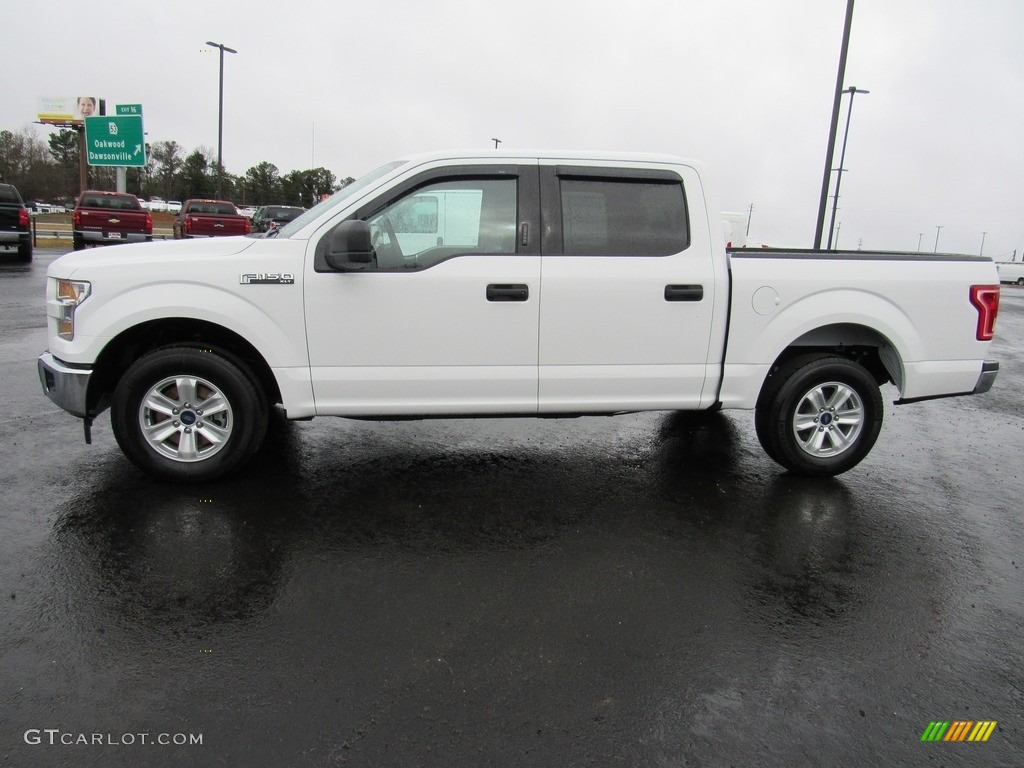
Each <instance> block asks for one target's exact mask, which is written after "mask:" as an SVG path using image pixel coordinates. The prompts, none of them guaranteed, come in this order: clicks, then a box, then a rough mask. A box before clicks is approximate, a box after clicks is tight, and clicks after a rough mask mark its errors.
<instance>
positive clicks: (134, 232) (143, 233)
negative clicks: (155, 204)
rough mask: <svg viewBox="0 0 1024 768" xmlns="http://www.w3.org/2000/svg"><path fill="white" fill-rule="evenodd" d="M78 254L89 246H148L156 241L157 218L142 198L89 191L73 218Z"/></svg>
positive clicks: (80, 202)
mask: <svg viewBox="0 0 1024 768" xmlns="http://www.w3.org/2000/svg"><path fill="white" fill-rule="evenodd" d="M72 222H73V229H74V233H73V242H74V248H75V250H76V251H80V250H82V249H83V248H85V246H86V245H110V244H112V243H144V242H149V241H150V240H152V239H153V214H151V213H150V212H149V211H147V210H145V209H144V208H143V207H142V203H140V202H139V198H137V197H136V196H135V195H129V194H125V193H122V192H101V191H98V190H86V191H85V192H83V193H82V194H81V195H79V196H78V204H77V205H76V206H75V212H74V214H73V216H72Z"/></svg>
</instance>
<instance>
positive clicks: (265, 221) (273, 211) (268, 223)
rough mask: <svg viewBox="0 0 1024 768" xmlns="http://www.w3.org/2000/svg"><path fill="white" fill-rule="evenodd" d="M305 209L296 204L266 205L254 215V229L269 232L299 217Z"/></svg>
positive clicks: (254, 230)
mask: <svg viewBox="0 0 1024 768" xmlns="http://www.w3.org/2000/svg"><path fill="white" fill-rule="evenodd" d="M305 210H306V209H305V208H299V207H298V206H294V205H264V206H263V207H262V208H258V209H257V210H256V213H254V214H253V215H252V231H253V232H269V231H270V230H271V229H273V228H275V227H279V226H281V225H282V224H287V223H288V222H289V221H291V220H292V219H297V218H298V217H299V216H300V215H302V213H303V212H304V211H305Z"/></svg>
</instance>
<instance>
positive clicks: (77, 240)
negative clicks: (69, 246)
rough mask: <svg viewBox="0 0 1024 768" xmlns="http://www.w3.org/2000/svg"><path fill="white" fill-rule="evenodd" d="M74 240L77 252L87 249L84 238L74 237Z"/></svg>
mask: <svg viewBox="0 0 1024 768" xmlns="http://www.w3.org/2000/svg"><path fill="white" fill-rule="evenodd" d="M72 240H73V242H74V248H75V250H76V251H81V250H82V249H83V248H85V240H83V239H82V238H80V237H73V238H72Z"/></svg>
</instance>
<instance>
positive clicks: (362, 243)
mask: <svg viewBox="0 0 1024 768" xmlns="http://www.w3.org/2000/svg"><path fill="white" fill-rule="evenodd" d="M327 263H328V264H329V265H330V266H331V267H332V268H333V269H337V270H339V271H342V272H353V271H358V270H360V269H366V265H367V264H372V263H373V246H372V245H370V225H369V224H367V223H366V222H365V221H360V220H359V219H354V220H351V221H343V222H341V224H339V225H338V226H337V227H335V229H334V231H333V232H332V233H331V239H330V243H329V244H328V246H327Z"/></svg>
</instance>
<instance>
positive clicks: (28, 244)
mask: <svg viewBox="0 0 1024 768" xmlns="http://www.w3.org/2000/svg"><path fill="white" fill-rule="evenodd" d="M0 245H2V246H3V247H4V249H5V250H6V249H7V248H13V247H17V248H18V258H19V259H20V260H21V261H32V230H31V228H30V226H29V218H28V209H27V208H26V207H25V204H24V203H23V202H22V201H21V195H19V194H18V190H17V189H15V187H14V185H12V184H0Z"/></svg>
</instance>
